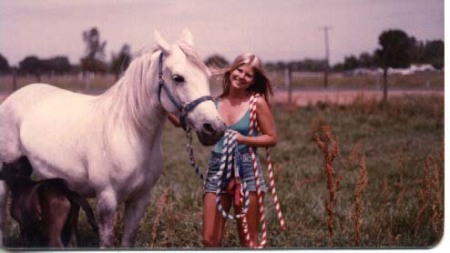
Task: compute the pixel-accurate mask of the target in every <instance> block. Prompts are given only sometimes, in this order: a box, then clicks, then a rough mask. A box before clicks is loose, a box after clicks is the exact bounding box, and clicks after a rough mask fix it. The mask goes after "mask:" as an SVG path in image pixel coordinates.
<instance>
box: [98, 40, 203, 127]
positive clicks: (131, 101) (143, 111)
mask: <svg viewBox="0 0 450 253" xmlns="http://www.w3.org/2000/svg"><path fill="white" fill-rule="evenodd" d="M177 45H178V46H179V47H180V49H181V50H182V51H183V53H184V54H185V55H186V57H187V59H188V61H189V62H190V63H191V64H192V65H193V66H195V67H197V68H198V69H200V70H201V71H202V72H204V73H205V74H206V75H208V76H210V71H209V69H208V67H207V66H206V65H205V64H204V63H203V61H202V60H201V59H200V57H199V56H198V54H197V53H196V52H195V50H194V48H193V47H192V46H190V45H188V44H186V43H184V42H178V43H177ZM157 51H158V49H153V50H149V48H148V47H146V48H143V49H141V50H140V52H139V53H138V55H137V56H135V57H134V58H133V60H132V61H131V63H130V65H129V66H128V68H127V69H126V71H125V73H124V74H123V75H122V77H121V78H120V79H119V80H118V81H117V82H116V83H115V84H114V85H113V86H112V87H111V88H110V89H109V90H107V91H106V92H105V93H104V96H103V97H105V98H109V99H108V100H109V102H108V103H107V104H109V105H110V106H109V107H107V108H104V110H105V114H107V115H109V117H110V119H111V120H113V121H116V120H117V119H119V118H122V119H125V120H126V121H129V122H131V123H132V124H133V125H134V126H135V127H136V129H137V130H138V131H139V132H141V134H144V133H149V131H152V129H153V126H154V125H155V123H156V122H152V121H156V120H160V119H158V118H157V117H148V115H149V114H150V113H151V112H149V109H150V108H155V106H154V104H155V103H158V98H157V96H156V95H154V94H156V92H157V71H158V70H157V67H155V66H156V65H157V64H158V61H157V59H158V58H157V57H153V56H154V54H155V53H156V52H157ZM152 57H153V58H152ZM152 64H153V65H154V64H156V65H155V66H153V67H152ZM149 71H151V72H152V73H150V72H149ZM152 77H153V78H152ZM155 112H156V113H158V112H157V111H155ZM155 112H153V113H152V115H153V114H154V113H155ZM159 114H161V112H159Z"/></svg>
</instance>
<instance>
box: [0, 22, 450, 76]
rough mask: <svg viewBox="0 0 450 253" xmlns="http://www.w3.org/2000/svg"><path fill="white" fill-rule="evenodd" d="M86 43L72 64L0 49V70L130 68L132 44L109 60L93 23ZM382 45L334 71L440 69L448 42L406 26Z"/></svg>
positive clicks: (303, 65)
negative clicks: (13, 56) (13, 62)
mask: <svg viewBox="0 0 450 253" xmlns="http://www.w3.org/2000/svg"><path fill="white" fill-rule="evenodd" d="M82 40H83V42H84V43H85V53H84V56H83V57H82V58H81V59H80V65H72V64H70V62H69V59H68V58H67V57H65V56H57V57H53V58H50V59H39V58H38V57H37V56H27V57H25V58H24V59H23V60H22V61H20V62H19V66H17V67H11V66H9V64H8V60H7V59H6V58H5V57H4V56H3V55H2V54H1V53H0V74H4V73H10V72H11V71H16V72H17V73H19V74H33V75H41V74H45V73H51V74H66V73H80V72H81V73H84V74H85V73H88V72H94V73H114V74H115V75H116V76H117V77H118V76H119V75H120V74H121V73H122V72H123V71H124V70H125V69H126V68H127V66H128V64H129V63H130V62H131V60H132V53H131V47H130V46H129V45H128V44H124V45H123V46H122V48H121V49H120V50H119V52H118V53H117V54H112V57H111V61H110V62H109V63H108V62H107V61H106V57H105V49H106V45H107V42H106V41H102V40H101V37H100V32H99V31H98V29H97V28H95V27H93V28H91V29H88V30H87V31H84V32H83V33H82ZM378 44H379V48H377V49H375V50H374V51H373V52H372V53H370V52H363V53H361V54H360V55H358V56H355V55H349V56H346V57H345V58H344V60H343V62H340V63H337V64H335V65H334V66H331V69H332V70H333V71H338V72H340V71H347V70H353V69H356V68H369V69H373V68H382V69H383V70H384V69H386V70H387V68H389V67H393V68H406V67H408V66H410V65H411V64H412V63H420V64H425V63H427V64H431V65H433V67H434V68H436V69H443V67H444V42H443V41H442V40H433V41H425V42H423V41H418V40H417V39H416V38H414V37H413V36H409V35H408V34H406V33H405V32H404V31H402V30H387V31H383V32H382V33H381V34H380V36H379V37H378ZM205 63H206V64H207V65H215V66H218V67H223V66H226V65H228V64H229V62H228V61H227V60H226V59H225V58H224V57H223V56H221V55H218V54H215V55H212V56H209V57H208V58H206V59H205ZM265 65H266V68H267V69H268V70H283V69H286V68H289V69H291V70H292V71H312V72H321V71H324V70H325V69H326V68H327V67H328V63H327V61H326V60H325V59H310V58H306V59H304V60H298V61H290V62H284V61H278V62H267V63H266V64H265Z"/></svg>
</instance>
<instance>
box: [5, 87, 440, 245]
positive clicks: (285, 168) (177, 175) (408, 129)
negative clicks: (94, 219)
mask: <svg viewBox="0 0 450 253" xmlns="http://www.w3.org/2000/svg"><path fill="white" fill-rule="evenodd" d="M273 111H274V115H275V121H276V126H277V131H278V135H279V142H278V144H277V146H276V147H275V148H273V149H272V150H271V151H272V158H273V161H274V163H275V178H276V183H277V191H278V195H279V198H280V202H281V207H282V210H283V212H284V215H285V218H286V221H287V231H286V232H281V231H280V227H279V225H278V223H277V220H276V214H275V210H274V207H273V204H272V200H271V196H270V194H268V196H267V197H266V200H265V203H266V218H267V221H268V244H267V245H268V247H269V248H280V249H292V248H295V249H303V248H328V247H333V248H404V247H408V248H426V247H432V246H433V245H435V244H436V243H437V242H439V240H440V239H441V237H442V235H443V225H444V223H443V196H444V177H443V175H444V99H443V97H442V96H440V97H434V96H405V97H402V98H390V99H389V101H388V104H387V105H384V106H382V105H380V104H379V103H378V102H376V101H371V100H364V99H357V100H355V101H354V102H353V104H351V105H349V106H337V105H328V104H321V105H320V106H308V107H303V108H294V109H293V108H291V107H288V109H285V108H284V107H283V106H282V105H278V106H275V107H274V108H273ZM324 126H328V128H327V127H325V128H324ZM327 129H328V130H327ZM327 133H328V134H327ZM316 134H318V135H316ZM184 135H185V134H184V133H183V132H182V131H181V129H176V128H174V127H173V126H171V125H170V124H167V125H166V128H165V131H164V137H163V140H164V152H165V154H164V157H165V168H164V171H163V174H162V176H161V178H160V179H159V181H158V183H157V185H156V187H155V188H154V192H153V196H152V204H151V205H150V206H149V207H148V210H147V212H146V215H145V217H144V218H143V219H142V221H141V224H140V228H139V233H138V239H137V243H136V247H138V248H145V249H150V248H152V249H167V248H174V249H191V248H200V247H202V244H201V231H202V221H201V215H202V182H201V181H200V180H199V179H198V178H197V176H196V175H195V173H194V171H193V169H192V168H191V167H190V166H189V163H188V156H187V154H186V152H185V148H184V144H185V143H186V141H187V140H186V139H185V136H184ZM331 135H332V136H331ZM317 136H318V137H319V139H317ZM327 136H328V137H330V139H329V140H328V139H327ZM318 140H319V141H323V142H325V143H328V144H329V147H328V148H324V149H322V148H320V147H319V145H318ZM333 143H334V145H335V146H334V147H335V148H336V150H337V148H338V150H339V152H338V153H335V154H336V155H335V157H334V159H325V158H326V157H325V154H331V153H332V152H333V150H332V147H333ZM261 151H262V150H260V151H259V153H260V155H262V154H263V152H261ZM195 152H196V159H197V161H198V162H199V163H200V164H201V165H203V168H205V166H206V163H207V159H208V156H209V152H210V148H205V147H201V146H200V145H199V144H198V141H196V143H195ZM326 164H328V169H327V170H326V169H325V167H326V166H325V165H326ZM331 168H332V171H331ZM327 171H328V172H330V173H329V174H327V173H326V172H327ZM266 176H267V175H266ZM266 178H267V177H266ZM337 183H338V184H337ZM327 185H330V186H334V188H333V187H331V188H330V189H329V188H327ZM330 200H331V202H329V201H330ZM90 201H91V203H92V204H95V201H94V200H90ZM327 202H329V205H327ZM122 208H123V207H122ZM121 216H122V210H121V213H120V215H119V221H120V220H121ZM79 227H80V232H79V246H80V247H84V248H96V247H98V236H97V235H95V234H94V233H93V232H92V231H90V228H89V226H88V224H87V222H86V220H85V217H84V214H82V215H81V221H80V225H79ZM121 228H122V224H121V223H119V224H118V226H117V228H116V232H117V236H116V240H115V245H116V246H119V245H120V240H119V238H120V236H121ZM18 238H19V230H18V227H17V225H16V223H15V222H12V221H11V220H9V221H8V223H7V236H6V238H5V239H6V246H7V247H15V246H17V243H18ZM238 245H239V243H238V239H237V234H236V229H235V224H234V222H233V221H230V222H229V223H228V224H227V234H226V238H225V243H224V246H225V247H238Z"/></svg>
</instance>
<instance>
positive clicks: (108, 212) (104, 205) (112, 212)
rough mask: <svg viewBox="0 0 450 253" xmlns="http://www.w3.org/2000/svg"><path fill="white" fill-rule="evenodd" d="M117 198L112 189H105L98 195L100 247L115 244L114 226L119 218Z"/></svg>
mask: <svg viewBox="0 0 450 253" xmlns="http://www.w3.org/2000/svg"><path fill="white" fill-rule="evenodd" d="M117 205H118V204H117V198H116V194H115V193H114V191H113V190H112V189H108V190H104V191H102V192H100V193H99V194H98V196H97V213H98V225H99V234H100V248H108V247H112V246H113V239H114V226H115V225H116V219H117Z"/></svg>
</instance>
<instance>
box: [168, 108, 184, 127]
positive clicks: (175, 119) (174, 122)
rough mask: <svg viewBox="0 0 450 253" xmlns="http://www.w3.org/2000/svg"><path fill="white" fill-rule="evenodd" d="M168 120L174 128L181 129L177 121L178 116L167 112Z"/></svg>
mask: <svg viewBox="0 0 450 253" xmlns="http://www.w3.org/2000/svg"><path fill="white" fill-rule="evenodd" d="M168 118H169V120H170V122H172V124H173V125H174V126H175V127H181V124H180V120H179V119H178V116H177V115H176V114H174V113H170V112H169V116H168Z"/></svg>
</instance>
